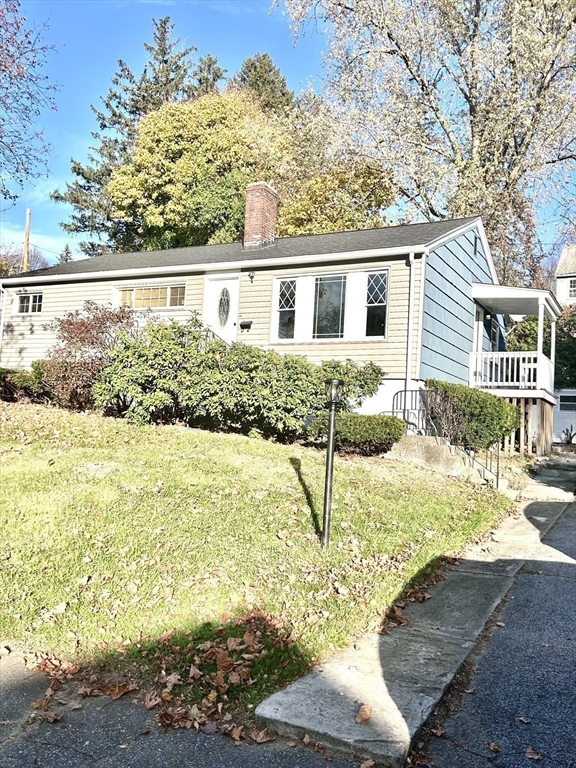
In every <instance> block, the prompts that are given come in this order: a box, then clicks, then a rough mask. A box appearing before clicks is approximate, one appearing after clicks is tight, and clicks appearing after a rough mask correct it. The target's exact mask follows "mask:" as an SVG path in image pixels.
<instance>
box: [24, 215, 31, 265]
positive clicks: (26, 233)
mask: <svg viewBox="0 0 576 768" xmlns="http://www.w3.org/2000/svg"><path fill="white" fill-rule="evenodd" d="M31 215H32V214H31V211H30V208H26V229H25V230H24V249H23V251H22V272H28V268H29V263H30V260H29V254H30V217H31Z"/></svg>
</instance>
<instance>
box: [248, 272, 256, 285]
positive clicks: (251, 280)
mask: <svg viewBox="0 0 576 768" xmlns="http://www.w3.org/2000/svg"><path fill="white" fill-rule="evenodd" d="M255 275H256V272H248V277H249V278H250V282H251V283H253V282H254V277H255Z"/></svg>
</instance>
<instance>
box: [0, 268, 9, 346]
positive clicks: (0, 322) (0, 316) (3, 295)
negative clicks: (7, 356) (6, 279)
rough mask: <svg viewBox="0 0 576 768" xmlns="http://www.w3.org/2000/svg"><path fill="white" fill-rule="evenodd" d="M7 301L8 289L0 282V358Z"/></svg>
mask: <svg viewBox="0 0 576 768" xmlns="http://www.w3.org/2000/svg"><path fill="white" fill-rule="evenodd" d="M7 303H8V291H7V290H6V288H4V287H3V286H2V283H0V304H1V306H2V309H1V310H0V358H1V357H2V342H3V340H4V320H5V318H6V304H7Z"/></svg>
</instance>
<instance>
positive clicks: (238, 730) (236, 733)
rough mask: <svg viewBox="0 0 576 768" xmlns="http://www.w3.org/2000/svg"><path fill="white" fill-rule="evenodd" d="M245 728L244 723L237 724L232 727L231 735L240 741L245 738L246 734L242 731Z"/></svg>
mask: <svg viewBox="0 0 576 768" xmlns="http://www.w3.org/2000/svg"><path fill="white" fill-rule="evenodd" d="M243 730H244V726H243V725H235V726H234V728H232V731H231V733H230V735H231V736H232V738H233V739H234V741H240V740H241V739H243V738H244V734H243V733H242V731H243Z"/></svg>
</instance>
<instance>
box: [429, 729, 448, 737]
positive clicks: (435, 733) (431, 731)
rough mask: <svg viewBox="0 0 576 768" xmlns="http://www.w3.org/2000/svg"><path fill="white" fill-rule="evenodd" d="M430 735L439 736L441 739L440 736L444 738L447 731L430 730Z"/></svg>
mask: <svg viewBox="0 0 576 768" xmlns="http://www.w3.org/2000/svg"><path fill="white" fill-rule="evenodd" d="M430 733H431V734H432V735H433V736H437V737H438V738H440V736H444V734H445V733H446V731H445V730H444V729H443V728H430Z"/></svg>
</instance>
